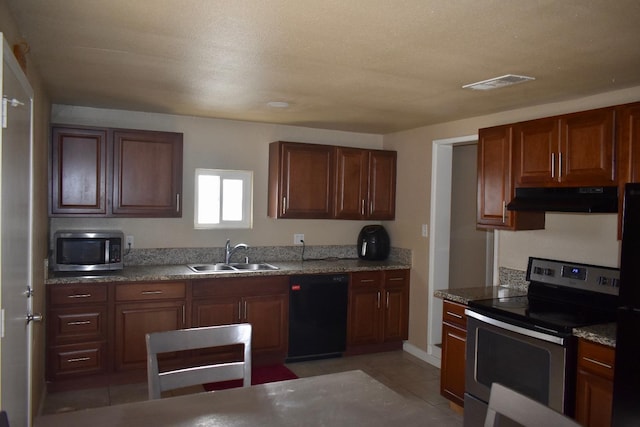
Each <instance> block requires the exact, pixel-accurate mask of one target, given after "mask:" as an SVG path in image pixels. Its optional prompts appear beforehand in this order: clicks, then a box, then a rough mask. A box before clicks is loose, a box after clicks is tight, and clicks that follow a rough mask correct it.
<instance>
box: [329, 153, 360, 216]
mask: <svg viewBox="0 0 640 427" xmlns="http://www.w3.org/2000/svg"><path fill="white" fill-rule="evenodd" d="M368 170H369V152H368V151H367V150H360V149H358V148H346V147H337V148H336V192H335V194H336V201H335V204H334V205H335V217H336V218H340V219H362V218H364V217H365V216H366V214H367V209H368V208H367V198H368V190H367V187H368V181H369V179H368V177H369V174H368Z"/></svg>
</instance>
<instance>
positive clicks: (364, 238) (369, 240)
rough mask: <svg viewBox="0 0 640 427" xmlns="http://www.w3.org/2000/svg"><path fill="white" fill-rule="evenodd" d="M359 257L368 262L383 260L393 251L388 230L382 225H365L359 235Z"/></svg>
mask: <svg viewBox="0 0 640 427" xmlns="http://www.w3.org/2000/svg"><path fill="white" fill-rule="evenodd" d="M357 248H358V256H359V257H360V258H362V259H366V260H371V261H374V260H383V259H387V257H388V256H389V251H390V250H391V247H390V242H389V235H388V234H387V230H385V229H384V227H383V226H381V225H365V226H364V227H362V230H360V234H359V235H358V244H357Z"/></svg>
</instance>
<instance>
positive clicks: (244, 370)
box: [146, 323, 251, 399]
mask: <svg viewBox="0 0 640 427" xmlns="http://www.w3.org/2000/svg"><path fill="white" fill-rule="evenodd" d="M146 339H147V379H148V385H149V399H160V397H161V396H160V395H161V393H162V392H163V391H165V390H173V389H176V388H181V387H187V386H192V385H196V384H206V383H212V382H219V381H229V380H235V379H242V380H243V383H242V386H243V387H249V386H250V385H251V325H250V324H248V323H241V324H236V325H224V326H209V327H203V328H191V329H179V330H176V331H166V332H155V333H151V334H147V336H146ZM233 344H244V360H242V361H240V362H231V363H220V364H210V365H205V366H196V367H191V368H183V369H176V370H173V371H165V372H159V370H158V354H161V353H168V352H173V351H182V350H194V349H199V348H208V347H218V346H227V345H233Z"/></svg>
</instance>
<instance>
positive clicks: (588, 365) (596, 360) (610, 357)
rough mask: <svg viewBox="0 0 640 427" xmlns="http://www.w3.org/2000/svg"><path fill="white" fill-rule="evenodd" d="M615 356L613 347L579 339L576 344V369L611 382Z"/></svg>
mask: <svg viewBox="0 0 640 427" xmlns="http://www.w3.org/2000/svg"><path fill="white" fill-rule="evenodd" d="M615 355H616V353H615V349H614V348H613V347H608V346H606V345H602V344H597V343H594V342H591V341H587V340H584V339H580V341H579V344H578V368H579V369H583V370H585V371H588V372H591V373H593V374H596V375H600V376H602V377H604V378H607V379H610V380H612V379H613V371H614V366H615V357H616V356H615Z"/></svg>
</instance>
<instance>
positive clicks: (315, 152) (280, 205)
mask: <svg viewBox="0 0 640 427" xmlns="http://www.w3.org/2000/svg"><path fill="white" fill-rule="evenodd" d="M333 153H334V150H333V147H331V146H328V145H318V144H301V143H295V142H274V143H272V144H271V146H270V155H269V181H270V183H269V215H270V216H272V217H277V218H331V217H332V216H333V191H334V182H333Z"/></svg>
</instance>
